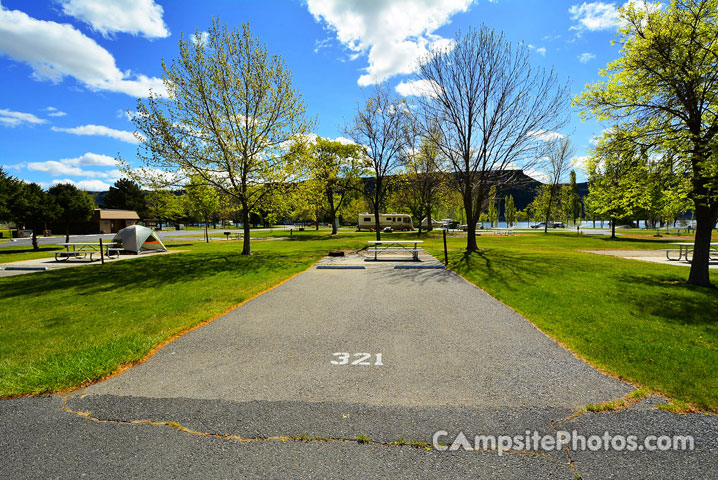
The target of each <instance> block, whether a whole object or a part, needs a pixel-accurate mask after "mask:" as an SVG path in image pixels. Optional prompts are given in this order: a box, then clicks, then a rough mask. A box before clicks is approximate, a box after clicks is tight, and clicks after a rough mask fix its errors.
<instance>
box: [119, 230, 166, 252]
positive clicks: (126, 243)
mask: <svg viewBox="0 0 718 480" xmlns="http://www.w3.org/2000/svg"><path fill="white" fill-rule="evenodd" d="M112 241H113V242H115V247H116V248H121V249H123V250H125V251H128V252H134V253H136V254H140V253H149V252H166V251H167V247H165V246H164V244H163V243H162V241H161V240H160V239H159V238H158V237H157V234H155V232H154V230H152V229H151V228H147V227H143V226H141V225H131V226H129V227H126V228H123V229H122V230H120V231H119V232H117V235H115V238H113V239H112Z"/></svg>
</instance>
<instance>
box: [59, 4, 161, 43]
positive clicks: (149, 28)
mask: <svg viewBox="0 0 718 480" xmlns="http://www.w3.org/2000/svg"><path fill="white" fill-rule="evenodd" d="M60 3H61V4H62V11H63V13H64V14H65V15H69V16H71V17H75V18H77V19H78V20H81V21H83V22H85V23H87V24H89V25H90V26H92V28H93V29H94V30H96V31H98V32H100V33H101V34H102V35H104V36H105V37H107V36H109V35H110V34H112V33H115V32H124V33H129V34H132V35H142V36H144V37H147V38H164V37H168V36H169V34H170V32H169V30H168V29H167V26H166V25H165V22H164V21H163V20H162V14H163V13H164V12H163V10H162V7H161V6H160V5H157V4H156V3H155V2H154V0H102V1H100V2H98V1H97V0H60Z"/></svg>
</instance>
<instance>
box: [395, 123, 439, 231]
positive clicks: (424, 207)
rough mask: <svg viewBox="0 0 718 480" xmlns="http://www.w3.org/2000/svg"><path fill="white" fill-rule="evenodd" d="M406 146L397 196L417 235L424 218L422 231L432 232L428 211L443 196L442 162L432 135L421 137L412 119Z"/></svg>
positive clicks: (407, 132)
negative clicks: (417, 224)
mask: <svg viewBox="0 0 718 480" xmlns="http://www.w3.org/2000/svg"><path fill="white" fill-rule="evenodd" d="M405 129H406V138H407V144H406V147H405V148H404V152H403V154H402V168H403V175H402V179H403V182H402V187H403V188H401V189H400V191H399V194H400V195H401V197H402V200H403V201H402V202H401V203H403V204H404V205H406V206H407V207H409V210H410V211H411V213H412V215H414V218H415V219H416V220H417V222H418V223H419V233H421V230H422V228H423V225H422V219H424V218H426V221H427V227H426V231H427V232H428V231H430V230H432V221H431V210H432V208H433V207H434V206H436V205H437V204H438V202H439V201H440V200H441V197H442V194H443V193H444V192H445V184H446V174H445V172H444V167H445V165H444V162H443V160H444V159H443V158H442V157H441V154H440V152H439V149H438V147H437V145H436V144H435V143H434V142H433V140H432V139H434V138H436V137H437V133H436V132H434V134H433V135H423V129H422V126H421V125H420V123H419V122H418V120H417V118H416V117H415V116H413V115H412V116H411V117H410V119H409V121H408V122H407V124H406V127H405Z"/></svg>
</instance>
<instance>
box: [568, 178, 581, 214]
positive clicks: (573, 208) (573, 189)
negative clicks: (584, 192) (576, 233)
mask: <svg viewBox="0 0 718 480" xmlns="http://www.w3.org/2000/svg"><path fill="white" fill-rule="evenodd" d="M569 178H570V180H569V198H568V201H569V206H568V207H567V211H568V212H569V213H570V218H571V220H573V224H574V225H575V224H576V219H580V218H581V198H580V197H579V195H578V183H576V170H573V169H571V173H570V177H569Z"/></svg>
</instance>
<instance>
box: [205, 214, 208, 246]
mask: <svg viewBox="0 0 718 480" xmlns="http://www.w3.org/2000/svg"><path fill="white" fill-rule="evenodd" d="M204 239H205V241H206V242H207V243H209V218H205V219H204Z"/></svg>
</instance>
